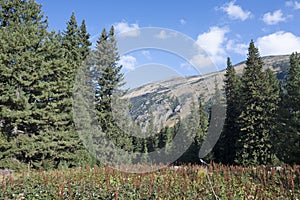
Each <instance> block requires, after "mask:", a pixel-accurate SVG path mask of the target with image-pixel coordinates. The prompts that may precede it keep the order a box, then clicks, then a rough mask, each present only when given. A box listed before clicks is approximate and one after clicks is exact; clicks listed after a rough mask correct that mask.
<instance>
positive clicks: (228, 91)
mask: <svg viewBox="0 0 300 200" xmlns="http://www.w3.org/2000/svg"><path fill="white" fill-rule="evenodd" d="M224 82H225V86H224V90H225V96H226V104H227V109H226V119H225V124H224V128H223V131H222V133H221V135H220V138H219V140H218V142H217V144H216V146H215V147H214V150H213V152H214V156H215V159H216V161H218V162H222V163H224V164H233V163H234V158H235V145H236V142H237V141H236V140H237V135H238V133H239V128H238V123H237V121H238V120H237V119H238V116H239V112H240V110H239V89H240V78H239V77H238V76H237V74H236V72H235V69H234V67H233V66H232V64H231V61H230V58H227V68H226V73H225V80H224Z"/></svg>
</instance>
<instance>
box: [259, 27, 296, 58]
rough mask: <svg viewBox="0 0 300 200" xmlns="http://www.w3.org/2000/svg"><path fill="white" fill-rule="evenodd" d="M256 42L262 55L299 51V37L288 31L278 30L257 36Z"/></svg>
mask: <svg viewBox="0 0 300 200" xmlns="http://www.w3.org/2000/svg"><path fill="white" fill-rule="evenodd" d="M256 43H257V47H258V49H259V51H260V54H261V55H262V56H265V55H284V54H291V53H292V52H295V51H298V52H299V51H300V37H299V36H296V35H294V34H293V33H290V32H284V31H278V32H276V33H273V34H270V35H266V36H263V37H260V38H258V39H257V42H256Z"/></svg>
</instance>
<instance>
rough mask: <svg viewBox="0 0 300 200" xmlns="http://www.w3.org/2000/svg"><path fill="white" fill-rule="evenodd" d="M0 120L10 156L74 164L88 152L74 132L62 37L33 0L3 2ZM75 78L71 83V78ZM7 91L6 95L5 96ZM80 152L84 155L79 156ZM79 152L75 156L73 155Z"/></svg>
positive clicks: (5, 159) (41, 163)
mask: <svg viewBox="0 0 300 200" xmlns="http://www.w3.org/2000/svg"><path fill="white" fill-rule="evenodd" d="M1 4H2V5H1V7H3V8H4V9H3V10H1V12H0V22H1V26H0V27H1V28H0V31H1V34H0V35H1V36H0V49H1V54H0V74H1V75H0V79H1V80H0V92H1V97H0V113H1V114H0V119H1V120H0V121H2V123H1V124H2V126H1V135H2V136H1V138H2V141H4V142H1V143H3V144H4V145H3V147H0V148H1V149H4V150H5V151H2V152H1V155H0V157H1V167H10V168H17V167H16V166H14V164H13V163H12V162H11V160H18V161H19V162H18V163H28V164H29V165H31V166H32V167H35V168H39V167H45V168H49V167H54V166H57V165H58V164H59V163H60V162H61V161H62V160H64V161H65V163H66V166H75V165H77V163H78V161H79V160H84V159H86V158H87V157H85V158H83V157H80V156H87V154H86V151H85V150H84V149H83V145H81V146H80V145H78V144H79V143H80V141H79V138H78V136H76V133H75V132H74V130H72V126H70V125H72V113H71V112H70V111H71V108H72V99H71V94H72V84H73V83H74V81H75V80H73V79H74V76H75V73H73V71H72V70H71V69H70V68H69V67H70V65H68V61H67V60H66V58H65V53H66V51H65V50H64V49H63V48H62V45H61V40H62V38H61V36H60V35H57V34H56V33H55V32H52V33H48V32H47V27H48V24H47V20H45V18H44V16H43V14H42V13H41V10H40V9H41V6H40V5H38V4H36V3H35V2H34V1H18V0H16V1H1ZM72 81H73V82H72ZM2 94H3V95H2ZM79 153H82V154H81V155H79ZM75 154H76V155H75Z"/></svg>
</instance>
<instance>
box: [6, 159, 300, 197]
mask: <svg viewBox="0 0 300 200" xmlns="http://www.w3.org/2000/svg"><path fill="white" fill-rule="evenodd" d="M141 167H147V166H141ZM209 180H210V181H211V183H210V182H209ZM214 193H215V194H214ZM217 198H220V199H295V200H296V199H300V166H293V167H291V166H281V167H266V166H260V167H249V168H245V167H239V166H224V165H218V164H214V163H211V164H210V166H209V167H208V168H206V167H205V166H200V165H185V166H180V167H177V166H176V167H174V166H173V167H166V168H162V169H160V170H158V171H155V172H149V173H141V174H132V173H124V172H121V171H118V170H115V169H112V168H110V167H107V166H95V167H89V166H86V167H83V168H76V169H61V170H52V171H42V170H39V171H32V170H26V171H21V172H14V173H11V174H6V175H2V177H1V187H0V199H4V200H6V199H7V200H8V199H18V200H19V199H59V200H63V199H68V200H72V199H136V200H137V199H217Z"/></svg>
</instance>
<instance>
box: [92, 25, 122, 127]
mask: <svg viewBox="0 0 300 200" xmlns="http://www.w3.org/2000/svg"><path fill="white" fill-rule="evenodd" d="M93 60H94V62H95V64H96V66H95V67H94V69H93V77H95V78H96V79H97V80H96V81H97V89H96V104H97V105H96V109H97V111H98V117H99V122H100V126H101V128H102V130H103V131H104V132H105V131H107V130H108V129H109V128H111V127H112V126H113V116H112V107H111V106H112V98H113V95H114V93H116V92H118V91H119V88H120V84H121V83H122V81H123V74H122V73H120V71H121V68H122V66H119V65H118V64H117V62H118V60H119V55H118V52H117V47H116V40H115V38H114V28H113V27H111V29H110V32H109V34H108V35H107V33H106V30H105V29H104V30H103V31H102V34H101V36H100V37H99V40H98V41H97V44H96V51H95V52H94V54H93Z"/></svg>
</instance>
